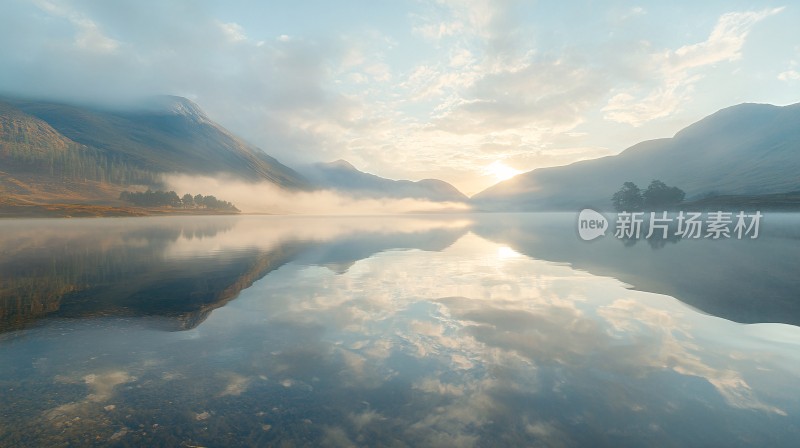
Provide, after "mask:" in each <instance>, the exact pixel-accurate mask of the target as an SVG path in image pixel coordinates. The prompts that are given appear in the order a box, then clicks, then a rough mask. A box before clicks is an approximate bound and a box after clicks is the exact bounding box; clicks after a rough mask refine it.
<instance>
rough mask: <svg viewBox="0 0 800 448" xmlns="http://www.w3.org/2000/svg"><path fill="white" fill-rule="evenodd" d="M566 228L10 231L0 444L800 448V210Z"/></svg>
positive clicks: (508, 218)
mask: <svg viewBox="0 0 800 448" xmlns="http://www.w3.org/2000/svg"><path fill="white" fill-rule="evenodd" d="M574 220H575V216H574V215H573V214H564V215H560V214H552V215H551V214H537V215H480V216H448V217H436V216H405V217H381V218H311V217H308V218H288V217H257V216H249V217H248V216H243V217H209V218H198V217H192V218H178V217H175V218H136V219H95V220H6V221H2V222H0V446H3V447H15V446H95V445H96V446H169V447H174V446H269V445H277V446H334V447H339V446H556V447H560V446H565V447H569V446H610V447H611V446H613V447H617V446H787V447H789V446H797V441H798V440H800V388H798V385H800V329H799V328H798V326H797V325H798V324H800V283H798V282H800V280H798V275H797V272H798V268H800V217H798V216H793V215H767V216H766V217H765V219H764V221H763V222H762V236H760V237H759V238H758V239H756V240H742V241H737V240H728V241H708V240H697V241H695V240H687V241H671V242H666V243H664V244H648V242H647V241H640V242H636V243H635V244H632V243H631V242H628V243H627V244H623V243H622V242H621V241H619V240H616V239H614V238H611V237H606V238H601V239H600V240H597V241H594V242H591V243H587V242H582V241H579V240H578V238H577V236H576V232H575V222H574ZM651 243H652V242H651Z"/></svg>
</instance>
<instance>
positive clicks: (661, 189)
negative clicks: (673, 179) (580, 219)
mask: <svg viewBox="0 0 800 448" xmlns="http://www.w3.org/2000/svg"><path fill="white" fill-rule="evenodd" d="M685 197H686V193H685V192H684V191H683V190H681V189H680V188H678V187H670V186H668V185H667V184H665V183H664V182H661V181H660V180H654V181H652V182H650V185H649V186H648V187H647V189H646V190H644V191H642V190H641V189H640V188H639V187H638V186H636V184H635V183H633V182H625V183H624V184H622V188H621V189H620V190H619V191H618V192H616V193H614V196H612V197H611V202H612V203H613V204H614V208H615V209H616V210H617V211H618V212H622V211H626V212H636V211H641V210H668V209H670V208H673V207H675V206H676V205H678V204H680V203H681V202H683V199H684V198H685Z"/></svg>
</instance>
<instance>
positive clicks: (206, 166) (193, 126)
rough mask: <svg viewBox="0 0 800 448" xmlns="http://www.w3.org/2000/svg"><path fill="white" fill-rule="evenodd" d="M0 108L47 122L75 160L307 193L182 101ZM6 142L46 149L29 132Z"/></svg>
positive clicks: (294, 178)
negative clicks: (120, 107)
mask: <svg viewBox="0 0 800 448" xmlns="http://www.w3.org/2000/svg"><path fill="white" fill-rule="evenodd" d="M0 104H2V105H3V107H2V109H0V110H2V111H3V115H6V116H7V115H8V114H10V113H11V111H13V112H14V116H17V117H25V118H26V119H27V120H28V121H30V122H36V123H38V124H39V126H40V127H42V125H41V123H44V124H46V125H47V129H53V130H54V131H55V132H56V133H57V134H58V135H59V136H60V137H59V138H62V137H63V139H66V140H68V141H70V142H73V143H75V144H76V145H77V150H78V152H79V153H81V154H80V156H81V157H82V156H86V157H85V158H88V159H91V158H94V159H96V162H97V163H98V164H105V165H108V164H110V163H111V162H110V161H113V162H114V163H115V164H117V165H124V166H126V167H133V168H136V169H139V170H142V171H146V172H150V173H153V174H154V175H159V174H167V173H182V174H190V175H208V176H216V175H220V174H227V175H230V176H232V177H235V178H239V179H243V180H247V181H252V182H257V181H266V182H270V183H273V184H275V185H278V186H280V187H282V188H286V189H308V188H309V185H308V183H307V182H306V181H305V179H303V178H302V176H300V175H299V174H297V173H296V172H295V171H294V170H292V169H291V168H289V167H287V166H285V165H283V164H281V163H280V162H278V161H277V160H276V159H274V158H273V157H270V156H269V155H267V154H266V153H265V152H263V151H262V150H261V149H259V148H257V147H255V146H253V145H250V144H249V143H246V142H245V141H243V140H242V139H240V138H238V137H236V136H235V135H233V134H232V133H231V132H229V131H227V130H226V129H225V128H223V127H222V126H220V125H218V124H217V123H215V122H214V121H212V120H211V119H209V118H208V117H207V116H206V115H205V113H204V112H203V111H202V110H201V109H200V108H199V107H198V106H197V105H196V104H194V103H193V102H191V101H189V100H187V99H185V98H180V97H171V96H160V97H153V98H150V99H147V101H144V102H142V103H141V104H139V105H137V106H134V107H131V108H130V109H127V110H110V109H102V108H96V107H91V106H78V105H71V104H64V103H57V102H49V101H41V100H20V99H0ZM17 131H21V130H20V129H17ZM6 137H7V138H6V141H7V143H11V142H9V141H8V138H10V139H11V140H12V141H17V143H20V142H24V141H31V140H36V141H40V143H41V144H40V145H38V147H37V148H34V147H31V148H29V149H30V150H31V151H38V150H43V149H46V148H47V147H48V145H49V143H48V141H46V139H45V140H44V141H42V138H41V137H42V136H41V135H37V132H36V131H35V129H34V127H27V128H25V129H24V132H23V134H21V135H16V136H6ZM34 146H35V145H34ZM17 149H21V148H17ZM88 159H87V160H88ZM100 159H103V160H100ZM86 163H89V162H88V161H85V163H84V164H86ZM102 168H103V169H106V168H108V167H102Z"/></svg>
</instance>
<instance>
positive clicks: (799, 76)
mask: <svg viewBox="0 0 800 448" xmlns="http://www.w3.org/2000/svg"><path fill="white" fill-rule="evenodd" d="M778 79H780V80H781V81H800V72H798V71H797V70H786V71H785V72H781V73H780V74H778Z"/></svg>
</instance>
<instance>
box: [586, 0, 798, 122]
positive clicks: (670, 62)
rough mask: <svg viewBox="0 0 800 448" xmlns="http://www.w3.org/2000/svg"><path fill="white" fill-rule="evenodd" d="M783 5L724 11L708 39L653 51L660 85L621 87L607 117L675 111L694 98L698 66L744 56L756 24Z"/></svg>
mask: <svg viewBox="0 0 800 448" xmlns="http://www.w3.org/2000/svg"><path fill="white" fill-rule="evenodd" d="M783 9H784V8H773V9H764V10H761V11H749V12H732V13H726V14H723V15H722V16H721V17H720V18H719V19H718V20H717V23H716V25H715V26H714V29H713V30H712V31H711V34H710V35H709V36H708V38H707V39H706V40H705V41H703V42H699V43H696V44H691V45H684V46H682V47H680V48H678V49H676V50H674V51H671V50H667V51H663V52H657V53H653V54H651V55H650V56H649V61H646V65H647V69H648V70H649V71H650V73H652V74H653V76H654V78H655V80H656V83H657V84H656V86H655V87H651V88H650V89H649V91H647V88H646V87H644V86H635V87H633V88H621V89H617V90H618V93H616V94H615V95H614V96H612V97H611V99H610V100H609V101H608V104H607V105H606V106H605V107H604V108H603V109H602V111H603V112H605V115H604V117H605V118H606V119H608V120H611V121H616V122H620V123H627V124H630V125H633V126H639V125H641V124H643V123H646V122H648V121H651V120H655V119H657V118H662V117H666V116H669V115H671V114H673V113H674V112H676V111H677V110H679V109H680V108H681V107H682V106H683V105H684V104H686V103H688V102H689V101H690V100H691V97H692V94H693V92H694V84H695V83H696V82H697V81H699V80H700V79H702V74H701V73H697V69H701V68H704V67H709V66H712V65H714V64H717V63H720V62H732V61H737V60H739V59H741V57H742V48H743V47H744V44H745V41H746V39H747V36H748V35H749V33H750V31H751V30H752V28H753V26H754V25H755V24H756V23H758V22H760V21H761V20H763V19H765V18H767V17H769V16H772V15H775V14H778V13H780V12H781V11H783Z"/></svg>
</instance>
